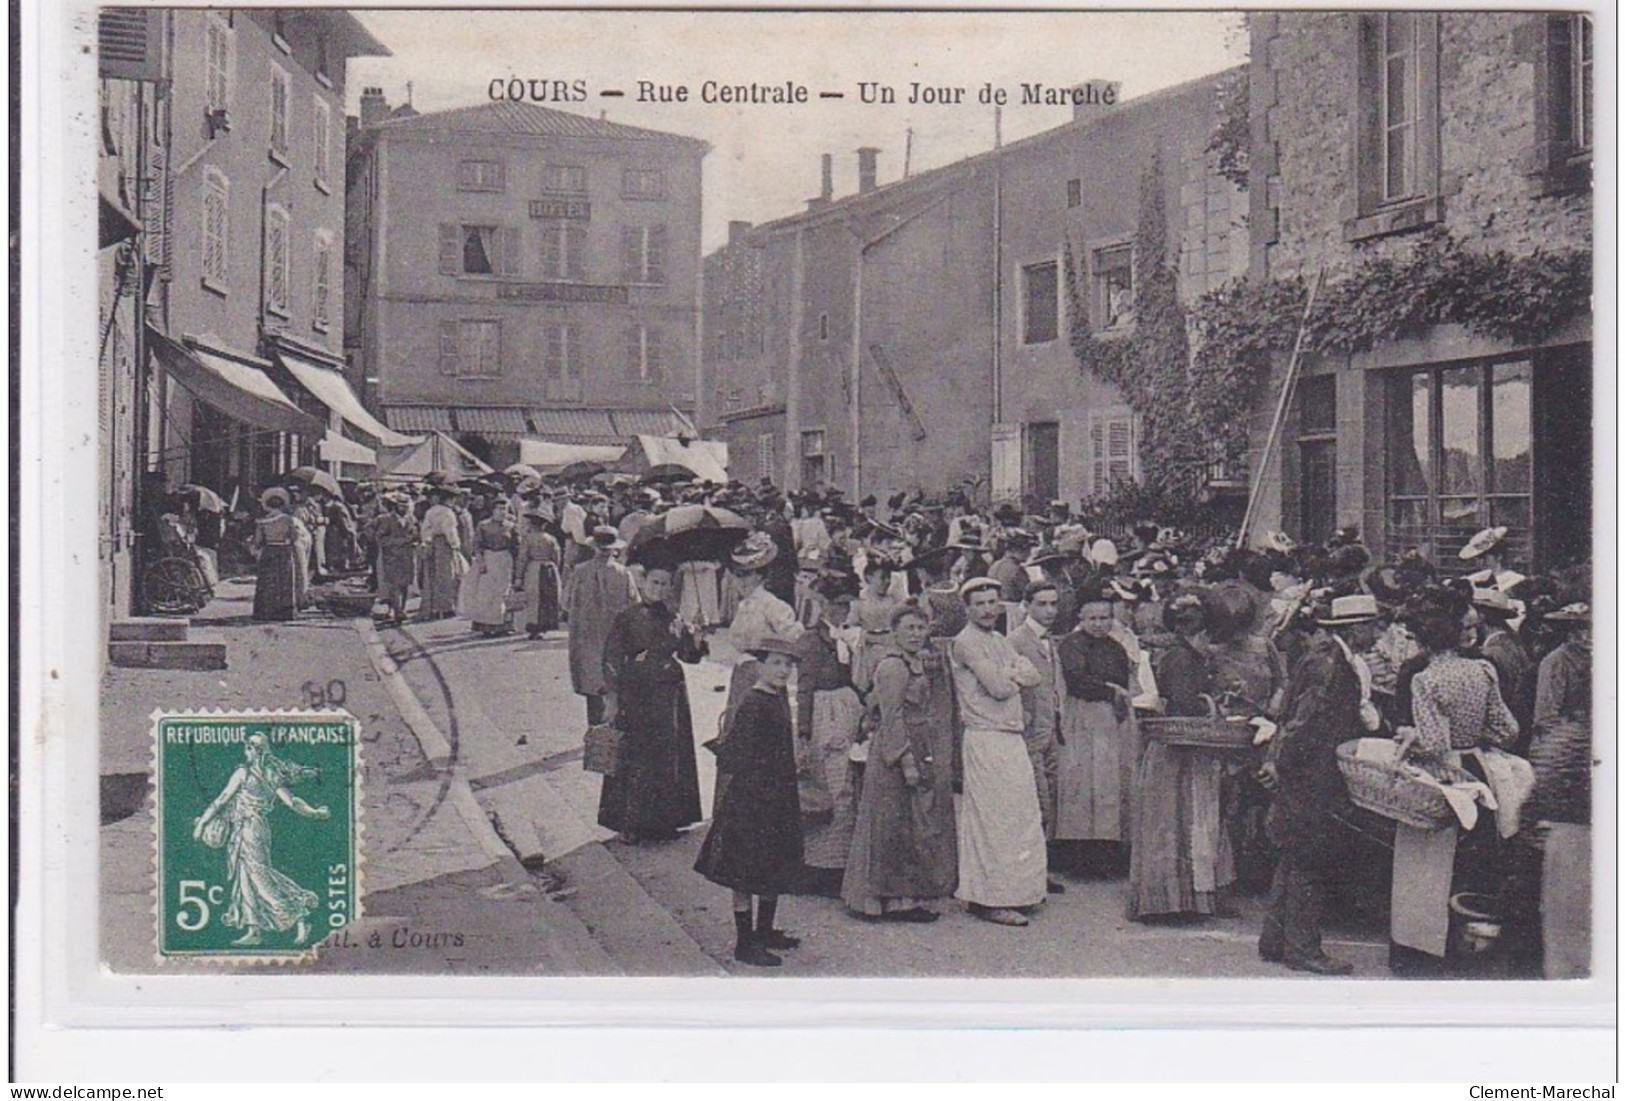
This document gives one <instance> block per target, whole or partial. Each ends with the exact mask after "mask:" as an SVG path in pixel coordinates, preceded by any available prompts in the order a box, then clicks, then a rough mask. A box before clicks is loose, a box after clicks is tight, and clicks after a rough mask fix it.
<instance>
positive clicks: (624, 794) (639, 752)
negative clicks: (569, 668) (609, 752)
mask: <svg viewBox="0 0 1625 1101" xmlns="http://www.w3.org/2000/svg"><path fill="white" fill-rule="evenodd" d="M686 692H687V689H686V688H685V687H684V686H683V685H677V686H676V687H675V689H673V688H670V687H655V688H652V689H650V690H649V692H648V696H649V700H648V705H646V706H637V705H634V704H632V703H631V702H630V701H629V702H628V703H626V704H624V705H623V706H622V709H621V714H620V716H619V718H618V719H617V725H619V726H620V727H621V729H622V730H623V731H625V733H624V734H623V735H622V741H621V751H620V757H619V763H618V765H617V767H616V770H615V775H613V776H606V777H604V786H603V788H602V790H601V792H600V794H599V799H598V824H599V825H600V826H603V827H604V828H605V829H611V830H616V831H618V832H621V833H632V834H663V833H668V832H670V831H672V830H678V829H681V828H682V827H684V826H689V825H693V824H694V823H695V822H698V821H699V820H700V817H701V814H700V776H699V768H698V766H697V764H696V763H695V760H694V726H693V722H692V720H691V718H690V715H689V710H688V698H687V696H686Z"/></svg>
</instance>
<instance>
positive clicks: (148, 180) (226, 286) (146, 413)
mask: <svg viewBox="0 0 1625 1101" xmlns="http://www.w3.org/2000/svg"><path fill="white" fill-rule="evenodd" d="M99 26H100V51H101V56H100V60H101V75H102V121H103V126H102V149H101V169H100V175H101V186H102V194H103V200H102V201H103V224H104V229H103V241H104V248H103V250H102V269H103V306H104V308H103V328H104V338H103V340H102V369H103V373H104V380H103V382H104V384H103V403H104V409H103V439H104V440H105V441H107V443H106V446H107V447H108V456H107V462H106V463H105V464H104V466H105V469H106V472H107V477H108V479H109V483H110V484H109V485H108V487H107V492H106V494H105V495H104V496H105V498H106V502H107V504H106V508H105V510H104V517H103V522H104V528H105V530H104V533H103V534H104V544H105V546H106V547H107V548H108V574H109V578H110V580H109V586H110V588H109V605H110V606H111V608H112V610H113V614H115V615H118V614H124V613H125V612H127V611H128V610H130V606H131V604H132V603H133V602H138V600H139V593H138V592H136V591H135V588H136V587H135V585H134V581H133V578H134V576H135V575H136V574H138V573H139V565H138V563H139V560H140V559H141V557H142V555H143V552H142V549H141V547H140V543H141V540H142V539H143V537H144V531H145V528H147V527H148V526H149V523H148V522H149V521H150V520H151V519H152V517H151V515H150V514H151V513H152V512H153V510H154V509H156V508H157V507H158V506H159V505H160V504H161V503H162V497H163V494H164V493H165V492H166V491H172V490H174V489H175V488H176V487H177V486H179V485H181V484H183V483H187V482H192V483H196V484H200V485H204V486H207V487H209V488H211V489H214V490H216V491H217V492H219V493H221V494H222V495H223V496H224V497H225V498H227V499H231V498H233V497H238V498H241V497H242V495H244V494H251V493H253V492H255V491H256V490H258V489H259V488H261V487H263V486H265V485H267V484H270V483H271V482H273V481H274V480H276V478H277V477H278V476H279V475H280V474H281V473H282V472H284V471H286V470H287V469H289V468H290V467H292V466H295V465H298V464H300V463H305V462H314V461H319V460H320V458H321V448H322V445H323V440H324V436H325V435H326V433H327V432H328V431H329V430H330V429H332V428H336V426H337V425H338V424H339V423H340V421H341V419H347V418H340V417H339V415H338V412H337V410H336V409H335V408H334V407H333V406H334V404H342V402H332V401H324V400H322V399H321V398H320V397H319V396H318V395H317V393H316V392H314V391H313V390H312V389H311V388H310V387H308V386H306V385H304V384H302V383H301V382H300V381H299V379H298V378H297V377H296V376H295V375H294V374H293V373H292V372H291V371H290V369H289V368H288V366H287V365H286V363H285V356H290V355H291V356H297V357H298V362H299V363H300V364H301V365H302V367H303V366H309V367H313V368H314V369H316V370H319V371H320V372H322V374H321V375H320V376H313V377H316V378H317V379H318V382H319V383H321V382H323V380H327V379H329V378H330V379H331V380H332V381H336V382H340V383H342V381H343V375H342V355H343V349H344V345H343V321H344V307H343V281H342V252H341V249H342V240H343V238H342V234H343V230H344V187H343V183H344V181H343V172H344V127H343V118H344V71H345V63H346V60H347V59H348V58H350V57H355V56H359V55H365V54H382V53H387V51H386V50H385V49H384V47H383V46H382V45H381V44H380V43H379V42H377V41H376V39H374V38H373V37H372V36H371V35H370V34H369V33H368V32H367V31H366V29H365V28H364V27H362V25H361V24H360V23H359V22H357V21H356V20H355V18H354V17H353V16H351V15H349V14H348V13H346V12H343V11H337V10H325V9H295V8H286V9H274V10H273V9H259V10H255V9H235V10H229V9H219V10H213V9H210V10H205V9H151V10H136V9H108V10H105V11H104V12H103V13H102V15H101V19H100V24H99ZM109 208H111V213H110V212H109ZM109 219H111V220H112V222H113V223H114V224H115V226H116V225H117V223H119V222H120V221H121V219H125V220H127V226H126V228H125V229H124V230H122V231H120V230H117V229H115V233H118V232H124V233H125V234H127V235H126V236H124V237H122V238H120V239H117V240H114V241H113V242H111V243H110V244H109V243H108V230H107V225H108V224H109ZM319 388H325V387H320V386H319Z"/></svg>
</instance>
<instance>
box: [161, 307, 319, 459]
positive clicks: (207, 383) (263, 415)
mask: <svg viewBox="0 0 1625 1101" xmlns="http://www.w3.org/2000/svg"><path fill="white" fill-rule="evenodd" d="M147 333H148V337H149V341H148V343H149V344H150V346H151V348H152V351H153V354H154V355H156V356H157V357H158V362H160V363H161V364H163V366H164V370H165V371H167V372H168V373H169V376H170V377H171V378H173V379H174V380H175V381H176V382H178V383H180V384H181V385H182V386H184V387H186V389H188V390H190V391H191V392H192V393H193V394H194V395H195V396H196V397H197V398H198V399H199V400H201V401H205V402H207V403H208V404H210V405H212V406H214V407H215V408H216V409H219V410H220V411H221V412H223V413H225V414H227V415H228V416H231V417H235V418H236V419H237V420H240V421H243V422H244V423H246V424H252V425H254V426H255V427H257V428H269V429H271V430H272V431H275V432H297V433H299V434H300V435H302V436H320V435H322V433H323V432H324V431H325V430H326V428H325V426H324V425H323V424H322V422H321V421H320V420H318V419H317V418H315V417H313V416H311V415H310V414H309V413H306V412H305V411H304V410H302V409H300V408H299V407H298V406H297V405H295V404H294V403H293V402H291V401H289V400H288V397H287V395H286V394H284V393H283V392H282V391H281V390H279V389H277V386H276V383H274V382H272V381H271V379H270V378H269V377H268V376H267V375H266V374H265V372H264V371H262V370H260V369H259V368H258V367H254V366H251V365H250V364H249V363H247V362H244V361H242V360H237V359H227V358H226V357H225V356H222V355H216V354H214V353H212V352H208V351H205V350H203V349H202V348H196V347H187V346H185V345H183V344H179V343H177V342H175V341H173V340H171V339H170V338H169V337H167V336H165V335H164V334H163V333H160V332H159V331H158V330H157V329H154V328H152V327H151V326H148V328H147Z"/></svg>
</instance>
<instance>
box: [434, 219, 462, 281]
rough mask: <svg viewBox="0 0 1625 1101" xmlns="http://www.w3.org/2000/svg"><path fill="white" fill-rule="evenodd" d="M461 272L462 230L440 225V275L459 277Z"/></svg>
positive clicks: (456, 227) (444, 224)
mask: <svg viewBox="0 0 1625 1101" xmlns="http://www.w3.org/2000/svg"><path fill="white" fill-rule="evenodd" d="M462 271H463V230H462V227H461V226H455V225H447V224H446V223H444V222H442V223H441V224H440V274H441V275H460V274H462Z"/></svg>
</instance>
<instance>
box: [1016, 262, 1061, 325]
mask: <svg viewBox="0 0 1625 1101" xmlns="http://www.w3.org/2000/svg"><path fill="white" fill-rule="evenodd" d="M1056 270H1057V269H1056V264H1055V261H1054V260H1049V261H1046V262H1045V263H1042V264H1028V265H1027V266H1026V267H1024V268H1022V269H1021V342H1022V343H1023V344H1047V343H1049V342H1050V341H1052V340H1054V339H1055V338H1056V337H1057V336H1059V335H1060V299H1059V297H1058V292H1059V284H1058V282H1057V278H1056Z"/></svg>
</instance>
